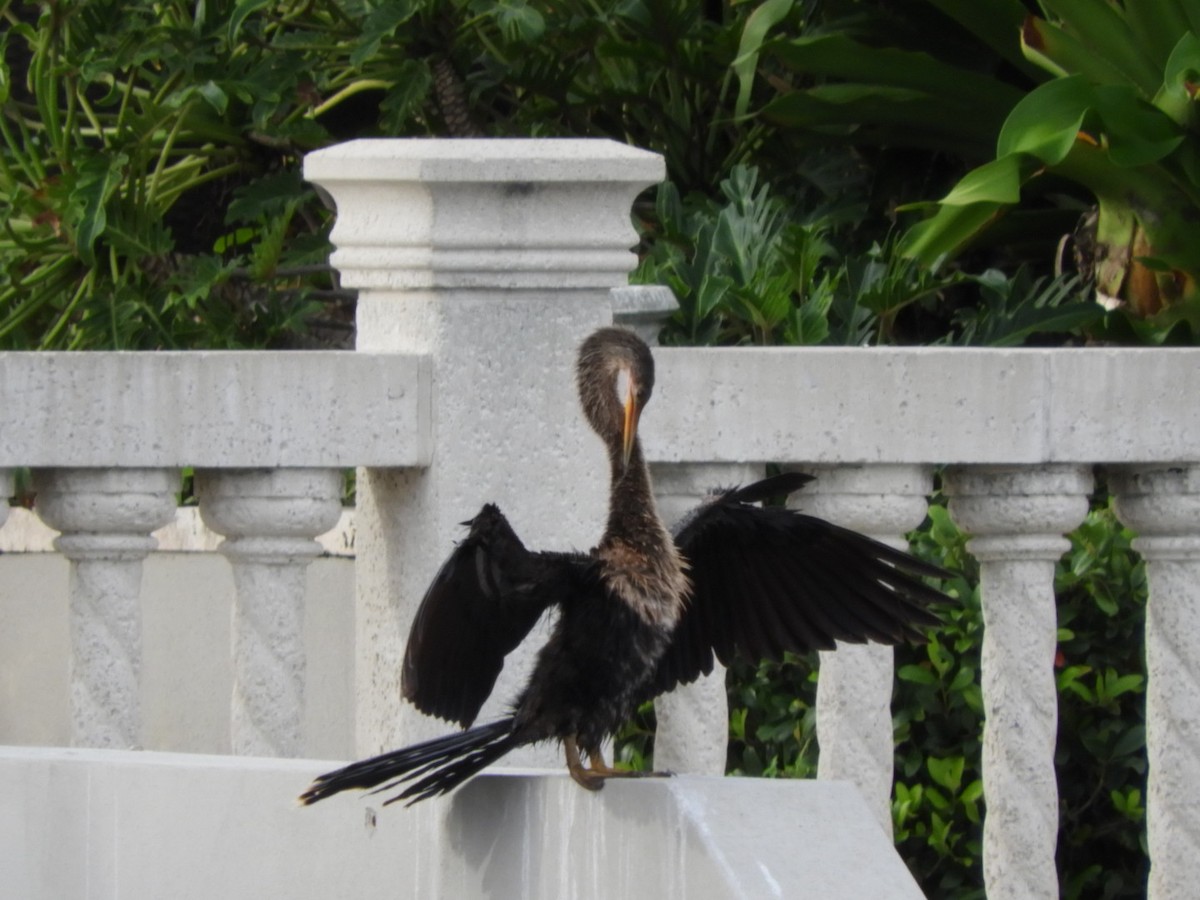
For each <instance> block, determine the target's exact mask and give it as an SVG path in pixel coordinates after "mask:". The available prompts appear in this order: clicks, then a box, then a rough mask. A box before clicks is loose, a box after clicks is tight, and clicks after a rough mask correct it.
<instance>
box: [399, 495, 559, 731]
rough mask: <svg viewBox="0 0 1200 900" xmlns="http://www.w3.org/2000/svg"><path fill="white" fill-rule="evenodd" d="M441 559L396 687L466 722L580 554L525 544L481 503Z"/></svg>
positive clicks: (424, 706) (437, 712)
mask: <svg viewBox="0 0 1200 900" xmlns="http://www.w3.org/2000/svg"><path fill="white" fill-rule="evenodd" d="M469 524H470V531H469V532H468V533H467V536H466V538H464V539H463V541H462V542H461V543H460V544H459V545H458V546H457V547H456V548H455V550H454V552H453V553H451V554H450V557H449V559H447V560H446V562H445V563H443V564H442V567H441V569H440V570H439V571H438V573H437V575H436V576H435V577H434V579H433V582H432V583H431V584H430V585H429V588H428V589H427V590H426V592H425V596H424V598H422V600H421V605H420V607H418V609H417V615H416V618H415V619H414V620H413V625H412V630H411V631H410V632H409V636H408V647H407V649H406V650H405V653H404V670H403V674H402V682H401V683H402V690H403V693H404V697H405V698H406V699H407V700H410V701H411V702H412V703H413V704H414V705H415V706H416V707H417V708H418V709H420V710H421V711H422V712H425V713H428V714H430V715H434V716H438V717H440V718H443V719H447V720H449V721H452V722H457V723H458V724H460V725H461V726H462V727H464V728H466V727H468V726H469V725H470V724H471V723H472V722H474V721H475V717H476V716H477V715H479V710H480V708H481V707H482V706H483V704H484V701H486V700H487V698H488V696H489V695H490V694H491V692H492V688H493V687H494V686H495V683H496V678H497V677H498V676H499V675H500V670H501V669H502V668H503V667H504V657H505V656H506V655H507V654H508V653H510V652H511V651H512V650H514V649H515V648H516V647H517V645H519V644H520V643H521V641H523V640H524V639H525V636H526V635H528V634H529V631H530V629H532V628H533V626H534V624H535V623H536V622H537V620H538V618H539V617H540V616H541V614H542V613H543V612H544V611H545V610H546V608H547V607H549V606H551V605H552V604H554V603H557V602H558V601H559V600H560V599H561V598H562V597H563V596H564V595H565V594H566V593H567V591H568V590H569V584H570V581H571V578H572V570H573V569H574V568H577V567H578V566H579V564H580V558H577V557H575V556H572V555H569V554H562V553H532V552H530V551H529V550H527V549H525V546H524V544H522V543H521V540H520V538H518V537H517V535H516V533H515V532H514V531H513V529H512V526H511V525H509V523H508V520H507V519H506V518H505V517H504V514H503V513H501V512H500V510H499V509H497V508H496V507H495V506H493V505H492V504H490V503H489V504H487V505H486V506H484V507H483V509H481V510H480V511H479V514H478V515H477V516H475V518H474V519H472V520H471V521H470V523H469Z"/></svg>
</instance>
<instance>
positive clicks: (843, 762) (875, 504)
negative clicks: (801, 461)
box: [791, 465, 933, 835]
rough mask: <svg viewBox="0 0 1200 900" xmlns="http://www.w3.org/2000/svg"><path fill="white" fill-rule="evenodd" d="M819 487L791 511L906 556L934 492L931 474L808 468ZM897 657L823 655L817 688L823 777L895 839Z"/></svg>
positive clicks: (872, 649)
mask: <svg viewBox="0 0 1200 900" xmlns="http://www.w3.org/2000/svg"><path fill="white" fill-rule="evenodd" d="M805 471H807V472H809V473H810V474H812V475H815V476H816V481H814V482H813V483H812V484H810V485H808V486H807V487H805V489H804V490H803V491H801V492H800V493H798V494H794V495H793V496H792V498H791V503H792V505H793V506H796V507H798V508H800V509H801V510H803V511H804V512H805V513H808V514H809V515H814V516H820V517H821V518H823V519H828V520H830V521H832V522H837V523H838V524H839V525H842V526H845V527H847V528H853V529H854V530H855V531H859V532H862V533H863V534H867V535H870V536H871V537H873V538H875V539H876V540H879V541H882V542H884V543H886V544H888V545H890V546H893V547H901V548H906V547H907V546H908V542H907V541H906V540H905V538H904V535H905V533H906V532H908V531H910V530H911V529H913V528H915V527H917V526H918V525H920V524H921V521H922V520H923V519H924V518H925V508H926V502H925V497H926V495H927V494H929V492H930V491H931V490H932V489H933V479H932V477H931V473H930V469H929V467H928V466H897V465H881V466H848V467H843V468H832V467H828V466H810V467H808V468H807V469H805ZM892 656H893V651H892V648H891V647H881V646H879V645H877V644H843V645H841V646H839V647H838V649H837V650H835V651H826V652H822V653H821V654H820V659H821V668H820V672H819V675H818V681H817V740H818V742H819V743H820V748H821V754H820V757H819V761H818V769H817V775H818V777H820V778H828V779H840V780H846V781H851V782H853V783H854V784H856V785H857V786H858V788H859V790H860V791H862V793H863V796H864V797H865V798H866V800H867V803H868V804H869V806H870V808H871V812H872V814H873V815H874V816H875V819H876V821H878V822H879V825H880V827H881V828H883V830H884V832H885V833H886V834H888V835H890V834H891V833H892V769H893V759H894V756H895V751H894V746H893V738H892V690H893V687H894V683H895V676H894V672H893V670H894V668H895V667H894V666H893V664H892Z"/></svg>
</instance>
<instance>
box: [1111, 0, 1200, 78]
mask: <svg viewBox="0 0 1200 900" xmlns="http://www.w3.org/2000/svg"><path fill="white" fill-rule="evenodd" d="M1192 5H1194V4H1192ZM1125 21H1126V22H1127V23H1128V24H1129V31H1130V33H1131V34H1132V35H1133V39H1134V41H1136V42H1137V43H1138V44H1139V45H1140V46H1141V47H1143V48H1144V49H1145V51H1146V54H1147V56H1149V57H1150V58H1151V59H1152V60H1153V61H1154V62H1155V63H1156V64H1158V65H1162V63H1163V61H1164V60H1166V59H1167V57H1168V56H1169V55H1170V53H1171V50H1172V48H1173V47H1174V46H1175V44H1176V42H1177V41H1178V40H1179V36H1180V35H1181V34H1186V33H1187V32H1188V31H1189V29H1190V28H1191V26H1190V25H1189V24H1188V20H1187V16H1186V15H1185V14H1184V12H1183V10H1182V9H1180V7H1179V3H1178V0H1135V2H1132V3H1126V4H1125Z"/></svg>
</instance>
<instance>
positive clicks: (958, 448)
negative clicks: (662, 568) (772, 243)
mask: <svg viewBox="0 0 1200 900" xmlns="http://www.w3.org/2000/svg"><path fill="white" fill-rule="evenodd" d="M655 359H656V360H657V362H658V377H657V381H656V387H655V399H654V401H653V405H652V406H651V408H650V410H649V411H648V412H647V414H646V416H645V417H644V418H643V420H642V423H643V424H642V429H641V433H642V435H643V439H644V442H645V445H646V455H647V457H648V458H650V459H651V460H654V461H656V462H691V461H708V462H746V461H761V462H769V461H781V462H783V461H787V462H792V461H795V462H814V463H875V462H888V463H979V464H1005V463H1012V464H1020V463H1047V462H1064V463H1085V464H1090V463H1143V464H1144V463H1163V462H1190V461H1197V460H1200V417H1198V416H1195V415H1190V414H1188V413H1187V412H1186V411H1187V410H1190V409H1191V408H1192V406H1193V405H1194V402H1195V397H1196V396H1197V395H1200V350H1198V349H1192V348H1186V349H1185V348H1180V349H1108V348H1104V349H1100V348H1097V349H1078V350H1062V349H1059V350H999V349H964V348H939V347H907V348H896V347H871V348H863V347H848V348H847V347H840V348H839V347H814V348H806V349H803V350H797V349H794V348H727V349H694V348H686V349H684V348H675V349H660V350H656V351H655Z"/></svg>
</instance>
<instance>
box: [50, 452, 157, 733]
mask: <svg viewBox="0 0 1200 900" xmlns="http://www.w3.org/2000/svg"><path fill="white" fill-rule="evenodd" d="M176 483H177V475H176V473H175V472H173V471H170V470H163V469H47V470H39V471H37V472H36V473H35V476H34V485H35V487H36V489H37V493H38V514H39V515H40V516H41V517H42V518H43V519H44V520H45V521H46V523H47V524H49V525H50V526H51V527H53V528H55V529H57V530H58V531H60V532H62V534H61V535H60V536H59V537H58V539H57V540H55V542H54V543H55V546H56V547H57V548H58V550H59V552H61V553H62V554H63V555H64V556H66V557H67V558H68V559H69V560H70V561H71V586H70V597H71V609H70V618H69V621H70V629H71V660H70V692H71V743H72V744H73V745H75V746H84V747H115V748H129V747H135V746H137V745H139V744H140V743H141V730H142V712H141V681H140V675H141V666H142V618H141V609H140V604H139V596H140V594H141V589H142V560H143V559H145V557H146V555H147V554H148V553H150V551H151V550H153V549H154V547H155V540H154V538H152V537H151V536H150V532H152V531H154V530H155V529H156V528H159V527H161V526H162V525H165V524H166V523H167V522H168V521H170V520H171V519H172V518H174V516H175V489H176Z"/></svg>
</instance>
